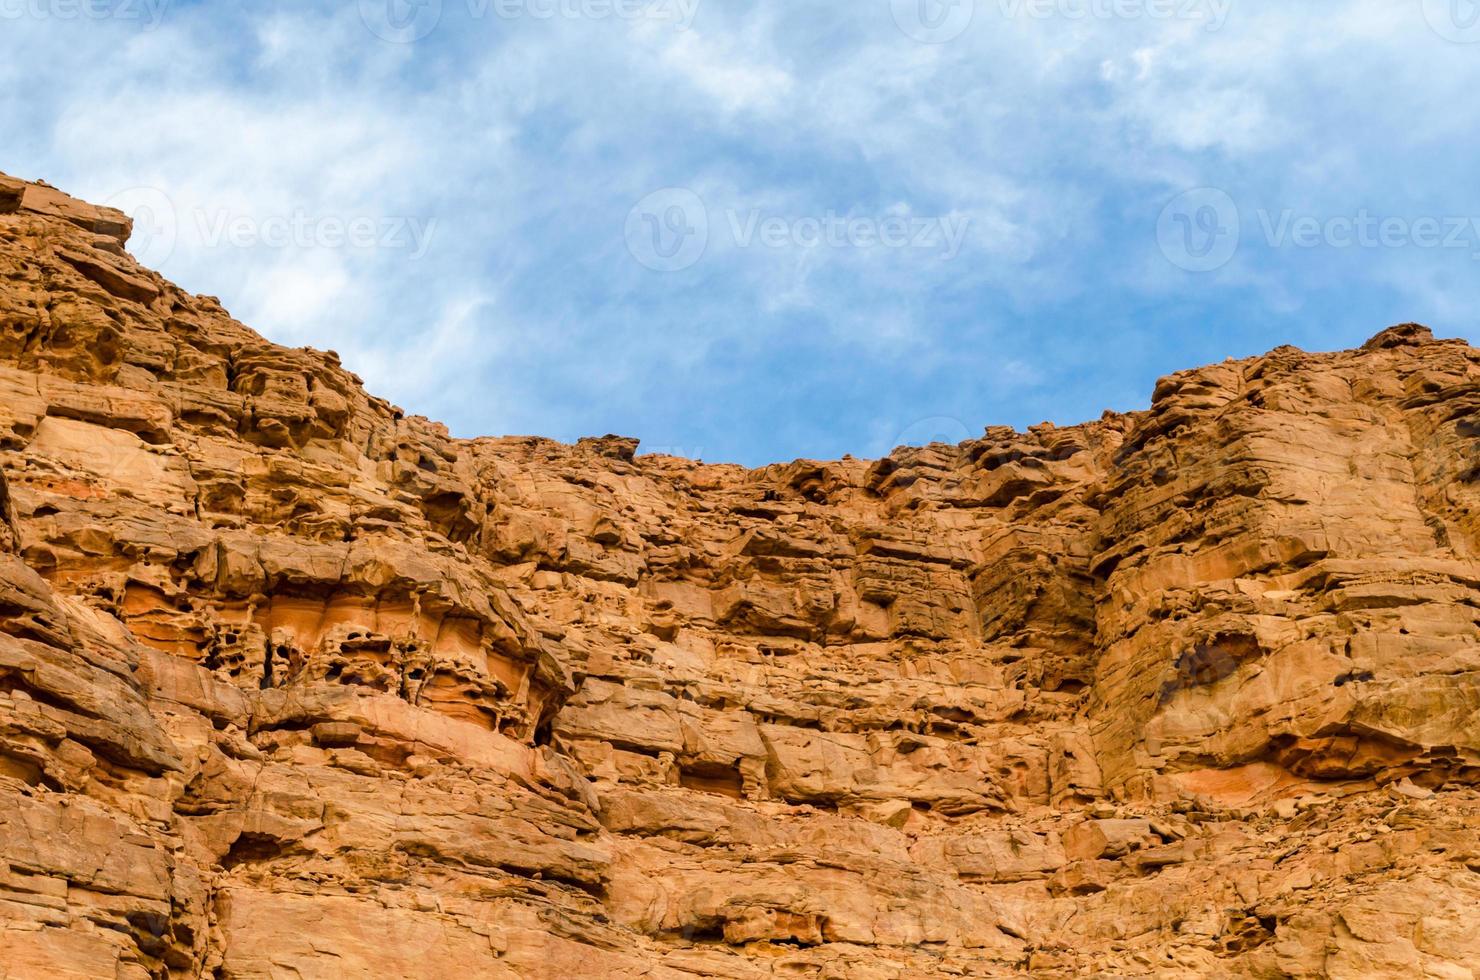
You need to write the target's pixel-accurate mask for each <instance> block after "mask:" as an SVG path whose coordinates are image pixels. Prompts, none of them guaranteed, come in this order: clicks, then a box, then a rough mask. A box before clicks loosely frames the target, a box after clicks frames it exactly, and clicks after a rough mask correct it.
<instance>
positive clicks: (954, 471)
mask: <svg viewBox="0 0 1480 980" xmlns="http://www.w3.org/2000/svg"><path fill="white" fill-rule="evenodd" d="M129 232H130V228H129V223H128V221H127V219H126V218H125V217H123V216H122V215H120V214H118V213H117V212H113V211H109V210H107V209H100V208H94V207H92V206H90V205H87V204H84V203H82V202H79V201H76V200H73V199H71V198H69V197H67V196H65V195H63V194H61V193H60V192H58V191H56V190H53V189H51V188H49V187H46V186H43V185H38V184H26V183H23V182H20V181H16V180H13V179H10V178H0V470H3V478H4V482H3V492H0V507H3V512H4V520H3V521H0V525H3V526H0V977H27V978H28V977H49V978H50V977H119V978H122V977H200V976H206V977H222V978H225V977H233V978H236V977H240V978H246V977H297V978H310V977H376V978H382V977H447V976H465V977H508V978H523V980H529V978H565V977H574V976H601V977H616V978H621V977H630V978H638V977H642V978H683V977H731V978H751V977H819V978H836V980H842V978H849V980H853V978H863V980H871V978H879V980H884V978H917V977H985V976H1002V975H1012V974H1031V975H1034V976H1044V977H1052V976H1072V975H1080V974H1083V973H1086V972H1093V971H1101V972H1102V973H1103V974H1105V975H1113V976H1167V977H1171V976H1189V975H1200V976H1216V977H1239V976H1242V977H1321V976H1332V977H1357V976H1389V977H1414V976H1429V977H1445V978H1450V977H1471V976H1474V975H1475V970H1476V969H1477V964H1480V792H1477V788H1480V787H1477V784H1480V628H1477V624H1480V352H1477V351H1476V350H1474V349H1471V348H1470V347H1469V346H1467V345H1466V344H1465V343H1463V342H1460V341H1440V340H1434V339H1433V338H1432V336H1431V335H1430V334H1429V332H1428V331H1427V330H1426V329H1424V328H1421V327H1417V326H1413V325H1407V326H1401V327H1395V328H1392V329H1390V330H1386V331H1384V332H1383V333H1381V334H1379V335H1378V336H1377V337H1376V338H1374V339H1373V341H1371V342H1370V343H1368V344H1367V345H1366V346H1365V347H1363V348H1362V349H1361V350H1357V351H1349V352H1344V353H1337V354H1307V353H1303V352H1301V351H1298V350H1295V349H1293V348H1281V349H1278V350H1276V351H1273V352H1271V353H1270V354H1268V355H1266V356H1264V357H1260V358H1255V359H1252V360H1247V361H1240V362H1228V363H1225V364H1220V365H1216V366H1213V367H1208V368H1202V369H1199V370H1194V371H1187V372H1184V373H1182V374H1178V375H1175V376H1173V377H1170V378H1167V379H1165V380H1163V381H1162V382H1161V383H1160V384H1159V385H1158V386H1157V389H1156V392H1155V395H1154V398H1153V403H1152V406H1151V408H1150V410H1149V411H1145V412H1139V413H1133V414H1129V415H1113V414H1107V415H1106V416H1105V417H1104V418H1102V419H1101V420H1099V421H1096V422H1091V423H1088V424H1085V425H1080V426H1074V427H1071V428H1054V427H1052V426H1047V425H1045V426H1041V427H1036V428H1034V429H1032V430H1030V431H1029V432H1026V433H1019V432H1014V431H1011V430H1008V429H1001V428H993V429H989V430H987V431H986V432H985V434H984V435H983V437H982V438H980V439H978V440H975V441H972V442H968V443H965V444H963V445H960V446H944V445H934V446H930V447H927V448H922V449H900V450H896V451H895V453H894V454H893V455H891V456H890V457H889V458H888V459H884V460H880V461H877V462H865V461H861V460H854V459H844V460H841V461H835V462H825V463H819V462H809V461H801V462H796V463H791V464H787V465H777V466H771V467H766V468H764V469H760V470H753V471H748V470H744V469H742V468H739V467H735V466H710V465H702V464H699V463H694V462H689V461H686V460H681V459H674V458H666V457H638V456H636V455H635V449H636V445H635V443H634V442H633V441H632V440H625V439H618V438H615V437H606V438H600V439H590V440H583V441H582V442H581V443H579V444H577V445H574V446H567V445H560V444H556V443H553V442H550V441H547V440H543V439H533V438H499V439H478V440H472V441H463V440H455V439H451V438H449V437H448V435H447V433H446V430H445V429H443V428H442V427H440V426H438V425H436V424H434V423H432V422H428V421H426V420H424V419H419V418H407V417H405V416H404V415H403V413H401V412H400V411H399V410H397V409H396V408H394V407H393V406H391V405H389V404H387V403H385V402H384V401H381V400H379V399H376V398H374V397H373V396H371V395H368V394H367V393H365V392H364V390H363V389H362V388H361V386H360V384H359V381H358V379H356V378H355V377H354V376H353V375H352V374H350V373H349V372H348V371H346V370H345V369H344V368H342V367H341V366H340V364H339V361H338V358H337V357H336V356H335V355H333V354H332V353H323V352H318V351H313V350H287V349H284V348H281V347H277V346H275V345H272V344H269V343H267V342H266V341H264V340H263V339H262V338H260V337H258V336H257V335H256V334H254V333H252V332H251V331H250V330H248V329H247V328H245V327H243V326H242V325H240V324H238V323H236V322H235V321H233V320H232V319H231V318H230V317H229V316H228V315H227V314H226V313H225V311H223V310H222V309H221V307H220V305H219V304H218V303H217V302H216V301H214V300H213V299H211V298H209V297H196V296H190V295H187V294H185V293H183V292H182V291H181V290H179V289H178V288H176V287H175V286H173V285H171V284H170V283H168V282H166V281H164V280H163V279H161V278H160V277H159V276H158V275H156V274H154V273H152V272H150V271H148V270H145V269H142V268H140V267H139V266H138V265H137V264H135V263H134V261H133V260H132V259H131V258H130V257H129V256H128V254H127V253H126V251H125V250H124V245H125V243H126V241H127V238H128V235H129Z"/></svg>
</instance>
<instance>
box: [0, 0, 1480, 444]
mask: <svg viewBox="0 0 1480 980" xmlns="http://www.w3.org/2000/svg"><path fill="white" fill-rule="evenodd" d="M389 2H397V0H389ZM664 4H666V5H667V7H671V8H672V9H671V10H670V9H666V7H665V8H664V9H657V7H655V8H654V9H652V10H648V11H646V13H645V15H644V16H642V17H638V18H626V19H624V18H619V17H614V16H610V15H607V16H599V15H598V12H599V11H602V10H609V9H610V8H611V5H595V4H593V5H590V7H589V9H587V8H585V7H582V6H581V5H580V4H572V5H566V6H565V7H563V8H562V9H563V10H567V11H574V13H573V14H562V15H561V16H557V17H543V16H535V15H534V13H535V10H534V8H533V7H531V8H530V9H529V10H528V11H524V12H523V13H524V15H522V16H521V15H520V13H521V11H520V9H519V8H518V5H517V4H516V5H514V6H513V8H510V7H509V5H503V6H502V7H500V8H499V9H501V10H504V11H505V13H506V14H507V15H502V14H497V13H495V12H494V5H492V4H485V3H474V2H471V0H442V2H441V3H440V4H433V5H430V6H428V7H425V8H421V9H420V11H419V12H418V14H417V16H418V17H421V18H423V19H420V20H417V21H415V22H413V23H411V24H410V26H409V27H408V28H406V29H405V30H403V31H401V33H399V34H398V33H395V32H394V31H390V30H389V28H388V27H387V24H388V23H389V22H388V21H386V20H385V19H384V17H385V15H386V13H387V10H389V11H390V13H396V12H397V11H396V10H394V9H391V8H387V10H379V9H378V6H377V3H376V2H374V0H366V2H365V3H359V4H330V3H327V2H321V3H313V2H294V3H288V2H287V0H275V2H267V3H262V4H255V5H251V6H250V7H242V6H238V5H213V4H203V3H188V2H183V0H177V2H176V3H173V4H168V5H166V6H164V7H162V8H160V13H161V15H160V16H159V17H158V18H157V19H155V20H153V21H150V20H147V19H144V20H141V19H137V18H135V19H127V18H123V17H115V18H111V19H109V18H103V19H92V20H89V21H87V22H86V23H78V22H75V21H67V20H64V19H62V18H60V17H55V16H47V15H46V13H47V8H46V6H45V5H44V4H40V5H31V6H29V7H28V8H27V9H28V10H29V11H31V12H30V13H28V14H27V15H26V16H23V17H20V18H13V19H11V20H9V21H7V22H6V23H5V24H4V25H3V26H4V29H5V30H4V33H3V35H0V54H3V55H4V57H3V58H0V83H3V84H5V85H6V86H7V88H8V89H9V90H10V91H12V92H15V91H19V90H21V88H22V87H23V88H24V90H25V92H26V93H27V97H26V98H24V99H21V98H12V99H7V100H4V101H0V126H3V127H4V129H5V131H6V133H7V151H6V154H5V155H4V157H3V159H0V169H5V170H8V171H11V172H16V173H20V174H23V175H26V176H37V177H45V178H47V179H49V180H51V181H53V182H54V183H58V184H60V185H62V186H64V187H66V188H68V189H69V190H72V191H74V192H76V193H80V194H83V195H85V196H88V197H90V198H93V199H97V200H106V199H109V198H112V197H115V196H119V195H122V196H123V197H125V198H127V199H128V200H132V201H135V202H139V201H153V202H154V204H153V211H154V217H155V218H156V219H158V221H160V222H164V223H166V224H168V228H166V229H164V230H167V231H168V232H169V233H170V237H169V238H168V240H166V238H165V237H162V236H161V237H159V238H157V239H155V243H154V246H153V247H152V248H151V249H150V252H151V255H153V256H154V257H156V258H158V261H159V262H160V264H161V265H162V271H164V272H165V273H166V274H168V275H170V276H172V277H173V278H175V279H177V280H178V281H180V282H181V283H182V284H183V285H185V286H186V287H187V288H191V289H194V290H197V291H200V292H206V293H213V294H216V295H219V296H221V297H222V299H223V301H224V302H225V303H226V305H227V307H228V308H229V309H231V310H233V312H235V313H237V314H238V315H239V316H241V317H243V318H244V319H246V320H248V321H249V322H251V323H252V325H253V326H255V327H257V328H258V329H260V330H261V331H263V332H264V333H265V334H267V335H268V336H269V337H271V338H273V339H276V340H279V341H283V342H285V343H291V344H304V343H311V344H314V345H315V346H319V347H326V348H335V349H337V350H339V351H340V352H341V354H343V355H344V357H345V360H346V362H347V364H348V365H349V366H350V367H351V368H352V369H354V370H356V371H358V372H359V373H360V374H362V375H363V376H364V377H365V378H366V381H367V383H368V384H369V385H370V386H371V387H372V388H374V389H375V390H376V391H377V392H378V393H381V394H384V395H386V396H387V397H391V398H393V399H395V400H397V401H398V402H400V403H402V404H403V405H405V406H406V407H407V408H408V409H411V410H413V411H417V412H421V413H424V414H428V415H432V416H435V417H441V418H444V419H446V420H448V421H449V422H450V423H451V424H452V425H453V426H454V428H455V429H456V430H457V431H459V432H460V433H461V434H466V435H473V434H479V433H497V432H507V431H523V432H539V433H544V434H549V435H554V436H557V437H564V438H573V437H576V436H579V435H582V434H589V433H593V432H597V431H598V430H599V431H602V432H604V431H607V430H611V429H617V430H623V431H626V432H629V433H630V434H632V435H636V436H640V437H643V438H644V439H645V441H647V442H648V443H649V444H651V445H657V446H662V447H667V448H670V449H681V450H685V451H689V452H692V453H695V454H702V455H704V456H706V457H709V458H714V459H727V460H740V461H746V462H764V461H768V460H773V459H780V458H787V457H790V456H793V455H801V454H808V455H819V456H826V455H840V454H842V453H844V452H853V453H856V454H862V453H871V452H876V451H879V450H880V445H881V444H882V443H883V442H887V441H888V440H889V439H890V438H891V437H892V434H893V433H904V434H906V436H907V438H913V436H910V435H908V434H909V433H912V432H913V431H914V429H915V428H919V429H921V431H924V430H926V429H931V428H932V425H934V423H932V422H930V420H931V419H941V418H947V419H954V420H956V421H958V422H959V423H960V424H961V425H963V426H965V428H966V430H967V431H968V432H969V433H974V432H976V431H978V430H979V428H980V427H981V426H982V425H984V424H988V423H1003V422H1005V423H1011V424H1017V425H1026V424H1031V423H1034V422H1037V421H1040V420H1042V419H1044V418H1051V419H1053V420H1055V421H1060V422H1068V421H1074V420H1076V419H1078V418H1083V417H1093V416H1095V415H1097V414H1098V412H1099V410H1100V409H1101V408H1104V407H1121V408H1130V407H1135V406H1136V404H1137V403H1138V402H1139V401H1142V400H1144V397H1145V395H1146V393H1148V392H1149V391H1150V388H1151V384H1152V381H1153V379H1154V377H1155V376H1156V374H1158V373H1160V372H1163V371H1167V370H1171V369H1175V368H1179V367H1185V366H1188V365H1189V364H1192V363H1197V362H1202V361H1211V360H1219V359H1221V358H1222V357H1224V356H1227V355H1229V354H1239V355H1241V354H1247V353H1250V352H1252V351H1256V350H1259V349H1262V348H1264V347H1268V346H1273V345H1274V344H1276V343H1280V342H1285V341H1291V342H1295V343H1302V344H1306V345H1308V346H1313V347H1338V346H1344V345H1349V344H1353V343H1356V342H1359V341H1360V340H1362V339H1364V338H1365V336H1367V335H1369V334H1371V333H1373V332H1375V331H1376V330H1377V329H1378V328H1380V327H1381V326H1383V325H1385V323H1386V322H1387V321H1390V320H1393V321H1395V320H1404V319H1431V320H1433V321H1435V322H1434V325H1435V326H1436V327H1437V328H1439V329H1440V331H1441V332H1446V333H1452V334H1454V333H1457V334H1467V333H1468V334H1470V335H1472V336H1473V335H1474V326H1475V322H1474V317H1475V312H1474V311H1475V310H1476V308H1477V307H1476V304H1475V302H1474V301H1475V299H1476V296H1475V292H1476V288H1477V287H1476V286H1475V283H1477V282H1480V278H1477V276H1476V275H1475V271H1476V264H1477V263H1476V260H1475V259H1474V258H1473V257H1472V256H1471V255H1469V254H1468V253H1467V252H1465V251H1464V250H1462V249H1440V248H1422V247H1418V246H1417V245H1413V246H1412V247H1370V248H1367V247H1354V248H1350V247H1349V248H1343V247H1339V245H1337V244H1336V243H1333V242H1331V241H1329V240H1322V241H1318V242H1317V243H1316V244H1315V245H1312V246H1301V245H1295V244H1291V243H1290V242H1273V241H1270V240H1269V237H1270V236H1268V235H1265V234H1264V233H1262V232H1261V231H1259V228H1260V216H1261V215H1268V214H1274V215H1278V214H1280V213H1282V212H1285V211H1291V212H1293V213H1294V215H1295V217H1297V218H1299V217H1306V218H1310V219H1313V220H1315V221H1317V222H1318V223H1321V222H1329V221H1330V220H1331V219H1333V218H1334V219H1340V218H1342V217H1343V216H1352V215H1356V214H1358V213H1359V212H1362V211H1364V210H1365V211H1366V212H1369V213H1371V214H1373V215H1376V216H1378V217H1379V218H1381V217H1391V218H1395V219H1404V220H1406V221H1409V222H1412V221H1413V220H1414V219H1417V218H1421V217H1423V216H1434V217H1437V218H1441V219H1443V218H1454V217H1468V216H1476V217H1480V188H1476V187H1475V186H1474V181H1473V169H1474V160H1475V151H1476V149H1477V146H1476V144H1477V139H1480V137H1477V136H1476V135H1475V134H1476V133H1477V132H1480V127H1477V126H1476V122H1477V119H1476V116H1477V114H1480V108H1477V105H1476V102H1475V100H1474V99H1473V98H1472V95H1473V92H1474V91H1475V89H1476V83H1477V81H1480V38H1475V39H1470V38H1468V36H1467V35H1465V33H1464V29H1463V25H1461V24H1448V25H1446V24H1445V23H1444V21H1443V20H1442V17H1443V16H1444V15H1443V8H1444V6H1445V5H1444V4H1436V3H1420V2H1418V0H1404V2H1387V0H1340V2H1337V0H1333V2H1331V3H1323V4H1320V5H1314V4H1312V5H1259V6H1257V7H1256V6H1254V5H1251V4H1246V3H1241V2H1236V3H1232V4H1226V3H1221V4H1213V3H1212V0H1207V3H1205V4H1202V6H1204V7H1206V8H1207V11H1206V12H1207V13H1208V14H1209V15H1213V14H1216V16H1209V17H1204V18H1202V19H1194V18H1183V17H1156V16H1149V15H1146V16H1141V17H1130V16H1095V17H1084V16H1071V14H1072V13H1073V11H1072V10H1069V8H1071V7H1072V8H1074V9H1079V8H1081V7H1083V6H1084V5H1083V4H1077V5H1076V4H1068V5H1063V4H1061V5H1057V6H1055V5H1053V4H1049V5H1044V4H1034V5H1031V9H1032V10H1033V11H1040V13H1029V12H1025V11H1027V10H1028V9H1029V8H1028V6H1026V5H1022V4H1011V3H1006V2H1004V0H975V3H967V4H966V6H965V7H963V8H958V9H968V10H969V11H970V12H971V14H972V16H971V17H970V18H968V19H966V20H964V21H960V22H951V23H949V24H946V25H944V27H943V28H940V29H936V30H934V31H933V33H932V31H931V30H927V29H926V25H922V24H911V23H910V22H909V21H908V17H909V16H910V15H909V11H910V10H911V9H912V5H910V4H898V3H891V2H889V0H865V2H862V3H860V2H857V0H850V2H843V0H829V2H825V3H814V4H796V3H793V2H789V0H757V2H755V3H752V4H748V5H743V6H741V5H733V4H719V3H714V2H711V0H697V2H695V0H683V2H680V0H664ZM547 6H548V5H541V6H540V9H541V10H543V9H545V8H546V7H547ZM658 6H660V7H661V6H663V5H658ZM1102 6H1105V8H1106V9H1111V8H1113V9H1130V8H1133V7H1134V5H1102ZM402 7H403V8H405V9H403V10H401V11H400V13H403V14H404V13H405V12H406V10H409V9H411V8H408V7H406V5H404V4H403V5H402ZM1059 7H1063V8H1064V10H1059V9H1058V8H1059ZM1180 7H1181V8H1182V9H1186V8H1187V5H1180ZM1215 8H1216V9H1215ZM510 9H512V14H509V13H508V12H509V11H510ZM1146 9H1147V10H1150V9H1151V7H1150V6H1149V5H1148V6H1147V8H1146ZM1157 9H1161V6H1160V5H1158V6H1157ZM37 11H39V13H37ZM428 11H430V12H432V13H434V14H435V17H433V18H432V19H425V17H426V16H427V12H428ZM582 11H586V14H585V15H582ZM1042 11H1047V13H1046V14H1045V13H1041V12H1042ZM902 17H903V18H905V19H904V20H903V21H901V18H902ZM1436 19H1437V20H1436ZM388 34H389V36H392V37H399V38H402V39H403V41H402V42H398V41H396V40H390V41H388V40H385V39H384V38H385V37H386V36H387V35H388ZM1472 40H1473V42H1474V43H1471V41H1472ZM1202 187H1209V188H1216V189H1218V190H1219V191H1220V192H1221V193H1223V194H1224V195H1225V196H1226V199H1227V200H1228V201H1230V202H1232V208H1233V211H1232V214H1229V213H1226V210H1227V209H1225V213H1218V212H1217V209H1214V210H1213V211H1211V212H1209V211H1201V210H1199V211H1195V212H1194V213H1190V214H1185V215H1184V214H1172V215H1170V216H1168V215H1166V214H1165V213H1164V211H1165V209H1166V208H1167V207H1168V206H1169V202H1174V201H1176V200H1178V199H1179V196H1180V195H1183V194H1184V192H1186V191H1189V190H1191V189H1194V188H1202ZM664 188H676V189H679V190H681V191H682V192H684V193H685V194H686V195H688V196H687V197H684V198H683V200H685V201H690V202H692V201H695V200H697V201H698V202H699V204H698V205H697V206H695V205H692V204H689V205H686V207H687V210H685V209H683V208H681V209H680V210H679V211H678V212H674V211H672V209H671V208H663V209H661V210H660V211H659V212H656V213H651V214H649V213H645V212H643V211H642V203H641V202H644V201H646V200H649V199H650V198H651V196H652V195H653V194H654V192H657V191H660V190H662V189H664ZM130 195H131V196H130ZM151 195H152V196H151ZM161 196H162V198H163V199H164V201H165V202H166V203H165V204H164V205H160V204H159V203H158V202H159V199H160V197H161ZM1194 199H1196V200H1201V199H1200V198H1194ZM659 200H668V199H666V198H659ZM1218 200H1223V198H1219V199H1218ZM695 207H697V208H698V211H697V213H695V212H694V208H695ZM1210 217H1211V218H1212V219H1215V220H1214V221H1213V223H1212V224H1208V219H1209V218H1210ZM1230 217H1232V218H1234V219H1242V220H1241V221H1239V222H1238V223H1239V224H1240V226H1241V227H1240V232H1241V233H1240V234H1239V236H1238V240H1237V242H1236V243H1235V247H1233V248H1232V249H1231V250H1230V251H1229V254H1228V255H1227V256H1226V257H1224V256H1222V255H1217V256H1216V257H1217V258H1219V259H1220V260H1221V261H1219V262H1218V263H1217V264H1216V266H1215V267H1212V268H1208V269H1206V270H1205V271H1189V269H1188V267H1189V265H1197V264H1198V263H1189V262H1187V261H1186V258H1187V256H1186V255H1185V254H1184V255H1179V254H1177V251H1178V249H1184V248H1192V249H1194V250H1196V249H1198V248H1200V247H1201V246H1200V243H1199V241H1198V240H1197V238H1196V236H1198V235H1203V234H1207V235H1211V236H1213V238H1216V236H1217V235H1218V234H1220V233H1227V232H1228V231H1229V230H1230V229H1231V227H1232V226H1231V225H1230V223H1229V219H1230ZM891 220H904V221H905V222H906V226H907V227H909V228H910V229H911V231H912V233H913V232H914V231H918V229H919V227H920V226H922V225H928V223H929V222H932V221H933V222H935V223H936V225H935V227H936V229H937V231H941V230H943V229H944V230H959V231H960V235H959V237H958V238H956V239H954V245H953V247H951V248H949V249H946V248H935V247H928V246H926V247H922V246H920V245H914V244H909V243H903V242H901V241H900V240H897V239H896V238H893V237H889V236H881V235H880V229H881V228H883V227H885V223H887V222H889V221H891ZM768 222H769V224H767V223H768ZM830 222H843V224H841V225H838V224H832V225H830V224H829V223H830ZM848 222H856V223H857V224H856V226H850V225H849V224H847V223H848ZM701 226H702V230H703V232H704V239H703V241H702V242H701V243H698V244H696V243H695V240H693V239H690V238H686V237H684V236H687V235H691V234H695V233H697V232H698V231H699V230H700V228H701ZM830 227H831V228H832V229H833V230H832V231H831V232H829V231H827V230H826V229H828V228H830ZM850 227H851V230H850ZM889 227H891V228H892V227H893V226H889ZM351 228H358V229H359V231H360V232H361V234H359V235H358V236H356V235H352V234H350V229H351ZM634 228H637V229H640V234H641V235H644V236H647V237H646V239H645V240H643V241H636V242H635V241H634V240H633V238H632V235H633V233H634V232H633V229H634ZM767 228H773V229H775V233H774V234H771V233H769V232H767V231H766V229H767ZM1169 228H1170V229H1174V231H1175V234H1177V235H1184V236H1192V237H1188V238H1186V240H1185V241H1180V240H1170V241H1169V240H1168V239H1167V235H1168V231H1167V229H1169ZM232 229H235V230H236V233H233V232H232V231H231V230H232ZM395 229H399V230H400V234H399V235H397V234H395ZM417 229H420V230H419V231H418V230H417ZM737 229H738V231H737ZM747 229H748V233H747ZM818 229H820V230H821V231H820V233H819V231H818ZM839 229H841V230H839ZM367 235H369V236H371V237H369V238H367V237H366V236H367ZM886 237H887V238H888V241H883V240H882V239H883V238H886ZM945 238H949V235H947V236H945ZM1213 238H1210V239H1208V240H1209V241H1212V240H1213ZM943 240H945V239H943ZM135 245H136V247H140V248H142V247H144V245H145V243H144V242H143V240H142V239H138V240H136V243H135ZM166 246H167V247H166ZM634 249H636V250H637V251H639V252H641V251H643V250H645V249H647V250H651V249H656V250H658V251H655V252H652V253H651V254H649V255H648V256H647V259H648V261H647V262H646V263H645V262H644V261H642V258H641V256H639V255H635V254H634ZM684 249H687V251H684ZM670 250H672V251H671V255H672V259H671V260H668V261H667V262H666V264H665V263H664V262H657V263H655V262H654V261H652V259H653V257H654V256H656V255H659V254H662V253H666V252H669V251H670ZM1169 250H1170V251H1171V252H1172V253H1173V254H1172V255H1170V256H1169V255H1168V251H1169ZM655 264H656V265H658V266H661V267H662V268H661V269H660V270H659V271H655V269H654V268H653V266H654V265H655ZM1202 264H1203V265H1208V264H1209V263H1206V262H1204V263H1202ZM936 427H937V428H938V426H936ZM932 431H933V430H932ZM886 448H887V447H886Z"/></svg>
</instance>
